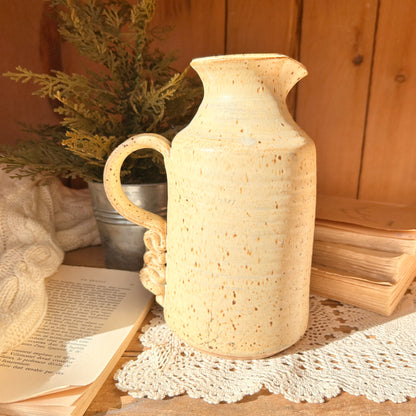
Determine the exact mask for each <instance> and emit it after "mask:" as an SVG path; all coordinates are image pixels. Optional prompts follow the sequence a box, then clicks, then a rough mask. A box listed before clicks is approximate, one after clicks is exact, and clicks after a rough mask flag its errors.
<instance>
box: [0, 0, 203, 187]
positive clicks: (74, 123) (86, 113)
mask: <svg viewBox="0 0 416 416" xmlns="http://www.w3.org/2000/svg"><path fill="white" fill-rule="evenodd" d="M47 1H49V3H50V4H51V6H52V7H55V8H56V10H57V17H58V27H59V32H60V34H61V36H62V37H63V39H64V40H66V41H68V42H71V43H72V44H73V45H74V46H75V47H76V48H77V50H78V51H79V52H80V54H82V55H84V56H86V57H87V58H89V59H90V60H91V61H93V62H95V63H96V64H99V65H100V67H101V68H102V70H101V71H100V72H95V71H92V70H90V69H86V73H85V75H84V74H72V75H69V74H66V73H64V72H61V71H51V73H50V74H37V73H34V72H32V71H31V70H28V69H26V68H22V67H20V66H18V67H17V68H16V70H15V72H7V73H6V74H4V75H5V76H7V77H9V78H11V79H12V80H15V81H17V82H22V83H26V82H32V83H33V84H34V85H36V87H37V89H36V91H35V92H34V94H36V95H39V96H40V97H42V98H52V99H54V100H56V101H57V102H58V106H57V107H56V108H55V111H56V112H57V113H58V114H60V116H61V121H60V123H59V124H58V125H55V126H48V125H39V126H36V127H32V126H25V127H24V130H25V131H26V132H28V133H32V134H34V135H35V138H33V139H32V140H27V141H24V142H20V143H18V145H17V146H16V147H14V148H11V147H6V146H2V147H1V148H0V163H1V164H3V169H5V170H7V171H8V172H13V175H14V176H16V177H22V176H32V177H33V176H35V175H36V174H38V173H42V174H43V175H45V174H46V175H53V176H58V175H59V176H63V177H68V176H79V177H81V178H83V179H85V180H87V181H91V180H93V181H98V182H101V181H102V172H103V168H104V165H105V162H106V160H107V158H108V156H109V154H110V153H111V151H112V150H113V149H114V148H115V147H116V146H117V145H119V144H120V143H122V142H123V141H125V140H126V139H127V138H128V137H129V136H131V135H133V134H138V133H145V132H152V133H160V134H163V135H165V136H166V137H167V138H168V139H172V138H173V136H174V134H175V133H176V132H177V131H178V130H180V129H181V128H183V127H184V126H185V125H186V124H187V123H188V122H189V120H190V118H191V116H192V115H193V113H194V111H195V108H196V104H197V103H198V101H199V99H200V96H201V87H200V86H199V85H196V84H195V81H194V80H192V79H191V78H189V77H187V76H186V71H185V72H183V73H179V72H177V71H175V70H174V69H173V68H172V64H173V62H174V61H175V58H174V56H172V55H171V54H165V53H163V52H161V51H160V50H158V49H155V48H152V47H151V43H152V40H153V39H154V37H155V34H154V33H153V32H152V31H151V30H150V29H149V28H148V24H149V22H150V20H151V19H152V17H153V14H154V10H155V0H139V1H138V2H137V3H136V4H131V3H130V2H129V1H128V0H47ZM122 175H123V182H124V183H143V182H158V181H161V180H164V169H163V163H162V160H161V156H160V155H159V153H157V152H154V151H152V150H141V151H138V152H136V153H134V154H133V155H132V156H131V157H130V158H128V160H127V161H126V162H125V164H124V165H123V171H122Z"/></svg>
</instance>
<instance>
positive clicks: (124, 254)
mask: <svg viewBox="0 0 416 416" xmlns="http://www.w3.org/2000/svg"><path fill="white" fill-rule="evenodd" d="M88 187H89V190H90V193H91V198H92V205H93V208H94V213H95V217H96V220H97V226H98V230H99V233H100V237H101V244H102V246H103V249H104V256H105V262H106V267H108V268H110V269H120V270H132V271H138V270H140V269H141V268H142V267H143V255H144V252H145V246H144V243H143V235H144V233H145V231H146V229H145V228H144V227H141V226H139V225H136V224H133V223H132V222H130V221H128V220H126V219H125V218H124V217H122V216H121V215H120V214H119V213H118V212H117V211H115V210H114V208H113V207H112V206H111V204H110V202H109V201H108V199H107V196H106V194H105V191H104V185H103V184H102V183H97V182H90V183H89V184H88ZM123 190H124V192H125V193H126V196H127V197H128V198H129V199H130V200H131V202H133V203H134V204H136V205H138V206H140V207H141V208H144V209H146V210H149V211H152V212H154V213H155V214H158V215H160V216H162V217H164V218H166V213H167V184H166V183H155V184H142V185H123Z"/></svg>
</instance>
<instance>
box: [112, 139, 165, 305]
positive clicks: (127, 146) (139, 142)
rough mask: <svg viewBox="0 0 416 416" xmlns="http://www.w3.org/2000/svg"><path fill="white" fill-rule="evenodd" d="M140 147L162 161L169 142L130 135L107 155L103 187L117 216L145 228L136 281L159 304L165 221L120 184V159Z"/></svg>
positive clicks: (163, 281)
mask: <svg viewBox="0 0 416 416" xmlns="http://www.w3.org/2000/svg"><path fill="white" fill-rule="evenodd" d="M140 149H154V150H157V151H158V152H160V153H161V154H162V155H163V158H164V160H165V163H166V160H167V159H168V158H169V156H170V142H169V140H167V139H165V138H164V137H163V136H160V135H159V134H150V133H144V134H138V135H135V136H133V137H130V138H129V139H128V140H126V141H125V142H124V143H121V144H120V145H119V146H118V147H117V148H116V149H114V151H113V152H112V153H111V155H110V157H109V158H108V160H107V163H106V165H105V169H104V189H105V192H106V194H107V197H108V200H109V201H110V203H111V205H112V206H113V207H114V209H115V210H116V211H118V212H119V214H120V215H122V216H123V217H125V218H127V219H128V220H129V221H131V222H133V223H135V224H138V225H141V226H142V227H145V228H148V231H146V233H145V234H144V237H143V240H144V244H145V246H146V248H147V251H146V253H145V255H144V257H143V259H144V267H143V269H142V270H141V271H140V280H141V281H142V283H143V286H144V287H145V288H146V289H148V290H150V291H151V292H153V293H154V294H155V295H156V301H157V302H158V303H159V304H160V305H162V306H163V303H164V295H165V285H166V221H165V219H164V218H162V217H161V216H159V215H157V214H154V213H152V212H150V211H147V210H145V209H143V208H140V207H139V206H137V205H135V204H134V203H133V202H131V201H130V199H129V198H127V196H126V194H125V193H124V191H123V188H122V186H121V179H120V172H121V167H122V165H123V162H124V161H125V160H126V158H127V157H128V156H129V155H130V154H131V153H133V152H135V151H136V150H140Z"/></svg>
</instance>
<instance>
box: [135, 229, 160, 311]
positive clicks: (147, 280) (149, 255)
mask: <svg viewBox="0 0 416 416" xmlns="http://www.w3.org/2000/svg"><path fill="white" fill-rule="evenodd" d="M143 241H144V244H145V246H146V248H147V251H146V253H145V255H144V257H143V259H144V267H143V269H142V270H141V271H140V280H141V282H142V283H143V286H144V287H145V288H146V289H148V290H150V291H151V292H152V293H154V294H155V295H156V302H157V303H159V304H160V305H162V306H163V303H164V297H165V286H166V238H165V236H163V235H161V233H160V232H157V231H155V230H148V231H146V232H145V233H144V236H143Z"/></svg>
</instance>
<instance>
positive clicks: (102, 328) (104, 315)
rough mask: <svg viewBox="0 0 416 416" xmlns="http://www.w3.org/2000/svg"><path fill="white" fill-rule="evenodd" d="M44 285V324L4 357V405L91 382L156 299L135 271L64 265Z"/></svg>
mask: <svg viewBox="0 0 416 416" xmlns="http://www.w3.org/2000/svg"><path fill="white" fill-rule="evenodd" d="M46 286H47V292H48V312H47V314H46V317H45V319H44V322H43V324H42V326H41V327H40V328H39V330H38V331H37V332H36V333H35V334H34V335H33V336H32V337H31V338H30V339H29V340H28V341H27V342H26V343H24V344H22V345H20V346H19V347H17V348H15V349H14V350H12V351H10V352H8V353H5V354H1V355H0V386H1V389H0V403H9V402H13V401H20V400H24V399H28V398H31V397H35V396H39V395H42V394H46V393H50V392H54V391H59V390H63V389H66V388H68V387H74V386H85V385H87V384H90V383H92V382H93V381H94V380H95V379H96V378H97V377H98V375H99V374H100V373H101V371H102V370H103V369H104V368H105V366H106V364H107V363H108V361H109V360H110V359H111V357H112V356H113V354H114V353H115V351H116V350H117V349H118V347H119V346H120V345H121V343H122V342H123V340H124V339H125V337H126V336H127V335H128V333H129V332H130V331H131V329H132V328H133V326H134V325H135V323H136V321H137V319H138V318H139V316H140V315H141V314H142V313H143V311H144V310H145V309H146V308H147V307H148V306H149V304H150V302H152V298H153V296H152V294H151V293H150V292H148V291H147V290H146V289H144V287H143V286H142V284H141V283H140V280H139V276H138V273H137V272H127V271H119V270H109V269H101V268H89V267H77V266H65V265H62V266H61V267H60V269H59V271H58V272H57V273H56V274H55V275H54V276H52V277H50V278H49V279H48V281H47V283H46Z"/></svg>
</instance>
